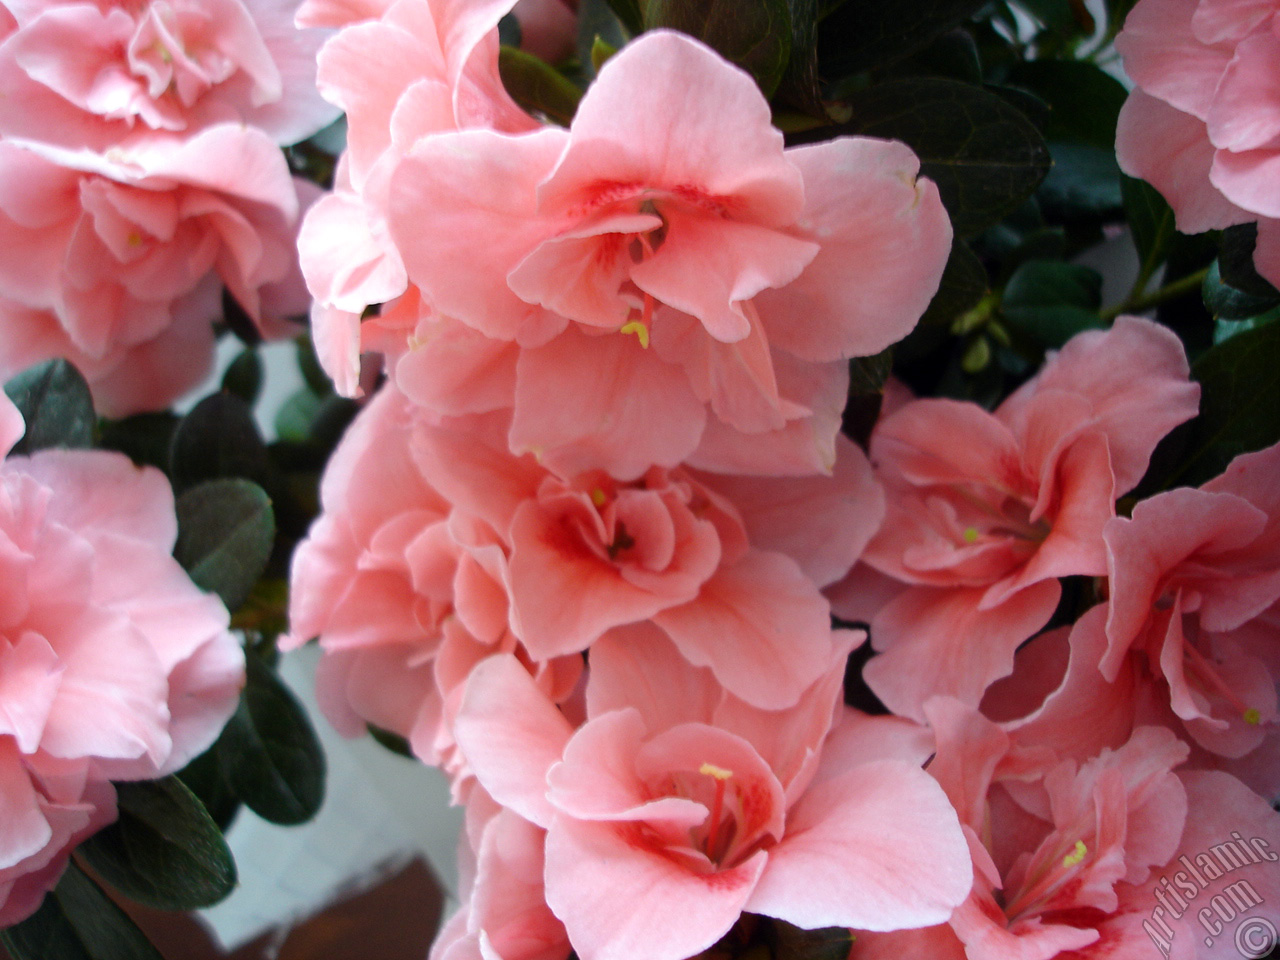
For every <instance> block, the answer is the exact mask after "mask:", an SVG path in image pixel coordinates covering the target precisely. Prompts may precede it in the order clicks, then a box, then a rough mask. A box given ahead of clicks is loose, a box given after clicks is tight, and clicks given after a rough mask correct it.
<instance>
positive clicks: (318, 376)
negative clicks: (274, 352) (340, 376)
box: [293, 334, 333, 397]
mask: <svg viewBox="0 0 1280 960" xmlns="http://www.w3.org/2000/svg"><path fill="white" fill-rule="evenodd" d="M293 347H294V350H295V351H296V353H297V357H298V369H299V370H301V371H302V379H303V380H304V381H305V382H306V384H307V386H308V387H310V388H311V391H312V393H317V394H319V395H320V396H322V397H323V396H324V395H325V394H329V393H333V381H332V380H330V379H329V375H328V374H327V373H325V372H324V367H322V366H320V358H319V357H317V356H316V348H315V347H314V346H313V345H312V343H311V338H310V337H309V336H307V335H306V334H303V335H301V336H299V337H295V338H294V341H293Z"/></svg>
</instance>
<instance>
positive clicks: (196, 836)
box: [79, 777, 236, 910]
mask: <svg viewBox="0 0 1280 960" xmlns="http://www.w3.org/2000/svg"><path fill="white" fill-rule="evenodd" d="M116 796H117V802H118V806H119V810H120V818H119V819H118V820H117V821H116V822H115V823H113V824H111V825H110V826H108V827H106V828H105V829H103V830H101V831H99V832H98V833H96V834H94V835H93V836H92V837H90V838H89V839H88V840H87V841H85V842H84V843H83V844H81V846H80V847H79V852H80V854H81V855H82V856H84V858H85V860H86V861H87V862H88V864H89V866H91V867H92V868H93V869H94V871H95V872H96V873H97V874H98V876H100V877H101V878H102V879H103V880H105V881H106V882H107V883H109V884H111V886H113V887H114V888H115V889H117V890H119V891H120V892H121V893H123V894H124V895H125V896H126V897H128V898H129V899H130V900H136V901H137V902H138V903H141V904H144V905H146V906H149V907H155V908H157V909H159V910H194V909H196V908H198V907H208V906H212V905H213V904H215V903H217V902H219V901H220V900H222V899H223V898H225V897H226V896H227V895H228V894H229V893H231V891H232V890H233V889H234V888H235V885H236V865H235V861H234V860H233V859H232V857H231V850H230V848H229V847H228V846H227V843H226V841H225V840H224V839H223V837H222V831H220V830H219V829H218V826H217V824H215V823H214V822H213V820H212V818H210V816H209V814H208V812H207V811H206V810H205V808H204V805H203V804H201V802H200V800H199V799H198V798H197V797H196V795H195V794H194V793H192V792H191V790H190V789H188V788H187V786H186V785H185V784H183V782H182V781H181V780H179V779H178V778H177V777H165V778H164V779H162V780H147V781H142V782H140V783H119V784H116Z"/></svg>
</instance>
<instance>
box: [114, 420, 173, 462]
mask: <svg viewBox="0 0 1280 960" xmlns="http://www.w3.org/2000/svg"><path fill="white" fill-rule="evenodd" d="M178 421H179V418H178V417H177V415H176V414H173V413H171V412H169V411H168V410H165V411H163V412H162V413H136V414H134V415H133V416H132V417H125V419H123V420H106V421H103V423H102V429H101V432H100V434H99V436H98V446H100V447H104V448H106V449H107V450H119V451H120V452H121V453H123V454H125V455H126V456H127V457H129V458H130V459H132V460H133V462H134V463H139V464H145V465H147V466H152V467H156V468H158V469H160V470H168V469H169V451H170V449H171V447H172V446H173V433H174V431H175V430H177V428H178Z"/></svg>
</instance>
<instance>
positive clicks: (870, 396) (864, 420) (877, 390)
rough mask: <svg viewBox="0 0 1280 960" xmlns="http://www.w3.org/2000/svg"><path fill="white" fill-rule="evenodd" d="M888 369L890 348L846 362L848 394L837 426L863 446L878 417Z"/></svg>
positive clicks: (891, 369) (891, 357)
mask: <svg viewBox="0 0 1280 960" xmlns="http://www.w3.org/2000/svg"><path fill="white" fill-rule="evenodd" d="M892 371H893V348H892V347H888V348H887V349H885V350H882V351H880V352H879V353H877V354H876V355H875V356H871V357H854V358H853V359H852V360H850V361H849V397H848V400H847V402H846V403H845V408H844V414H843V416H842V418H841V424H840V429H841V430H842V431H843V432H844V434H845V436H847V437H849V438H850V439H852V440H853V441H854V442H855V443H857V444H859V445H861V446H863V447H865V446H866V445H867V442H868V441H869V440H870V439H871V431H872V430H873V429H874V428H875V425H876V421H877V420H879V419H880V407H881V405H882V404H883V402H884V383H885V381H886V380H887V379H888V378H889V374H890V373H891V372H892Z"/></svg>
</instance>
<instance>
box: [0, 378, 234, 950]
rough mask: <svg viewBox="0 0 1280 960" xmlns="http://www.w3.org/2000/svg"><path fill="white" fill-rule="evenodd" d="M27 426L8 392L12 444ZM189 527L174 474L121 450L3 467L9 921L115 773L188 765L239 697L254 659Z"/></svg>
mask: <svg viewBox="0 0 1280 960" xmlns="http://www.w3.org/2000/svg"><path fill="white" fill-rule="evenodd" d="M22 432H23V423H22V418H21V416H20V415H19V414H18V412H17V410H16V408H15V407H14V406H13V404H12V402H11V401H10V400H9V399H8V398H7V397H4V396H0V449H3V450H4V451H6V452H7V451H8V450H9V449H10V448H11V447H12V446H13V444H14V443H15V442H16V441H17V439H18V438H19V437H20V436H21V435H22ZM176 536H177V522H176V520H175V517H174V506H173V494H172V492H171V491H170V489H169V484H168V482H167V481H166V480H165V478H164V477H163V476H162V475H161V474H160V472H159V471H157V470H155V469H152V468H149V467H147V468H139V467H135V466H134V465H133V464H132V463H131V462H129V460H128V459H127V458H126V457H124V456H123V455H121V454H117V453H111V452H106V451H81V450H46V451H41V452H39V453H36V454H34V455H33V456H31V457H21V456H10V457H8V458H7V459H6V460H5V461H4V463H3V465H2V466H0V564H2V565H3V569H4V583H5V594H4V596H5V599H4V603H3V605H0V621H2V622H0V809H3V810H4V811H5V813H4V816H3V818H0V927H2V926H8V925H10V924H13V923H16V922H18V921H19V920H21V919H23V918H24V917H26V916H28V915H30V914H31V913H33V912H34V911H35V910H36V908H37V907H38V906H39V904H40V901H41V899H42V898H43V896H44V894H45V892H46V891H47V890H49V889H51V888H52V887H53V885H54V884H55V883H56V882H57V880H58V877H59V876H60V875H61V874H62V871H63V868H64V867H65V866H66V863H67V858H68V857H69V856H70V853H71V849H72V848H73V847H74V846H75V845H76V844H77V843H79V842H80V841H81V840H82V839H84V838H85V837H87V836H88V835H90V834H92V833H93V832H95V831H96V830H98V829H100V828H101V827H102V826H104V825H105V824H107V823H110V822H111V821H112V820H114V819H115V816H116V811H115V790H114V788H113V787H112V786H111V783H110V781H112V780H141V779H153V778H155V777H160V776H163V775H165V774H168V773H172V772H173V771H175V770H178V769H181V768H182V767H183V766H185V765H186V763H187V762H188V761H189V760H191V759H192V758H193V757H195V756H196V755H198V754H199V753H201V752H203V751H204V750H205V749H206V748H207V747H209V745H210V744H211V743H212V742H213V741H214V739H215V738H216V737H217V736H218V734H219V732H221V730H222V727H223V725H224V724H225V723H226V722H227V719H228V718H229V717H230V716H231V713H232V712H233V711H234V710H235V708H236V705H237V704H238V703H239V695H240V688H241V686H242V685H243V683H244V654H243V652H242V651H241V649H240V644H239V642H238V641H237V640H236V639H235V637H233V636H232V635H231V634H230V633H229V632H228V630H227V625H228V616H227V611H226V609H225V608H224V607H223V605H222V603H221V602H220V601H219V600H218V598H217V597H215V596H212V595H210V594H206V593H204V592H202V591H201V590H199V589H197V588H196V586H195V585H194V584H193V583H192V582H191V580H190V579H189V578H188V577H187V575H186V573H185V572H184V571H183V570H182V568H181V567H180V566H178V563H177V561H176V560H174V559H173V557H172V555H171V552H172V549H173V544H174V540H175V539H176Z"/></svg>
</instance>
